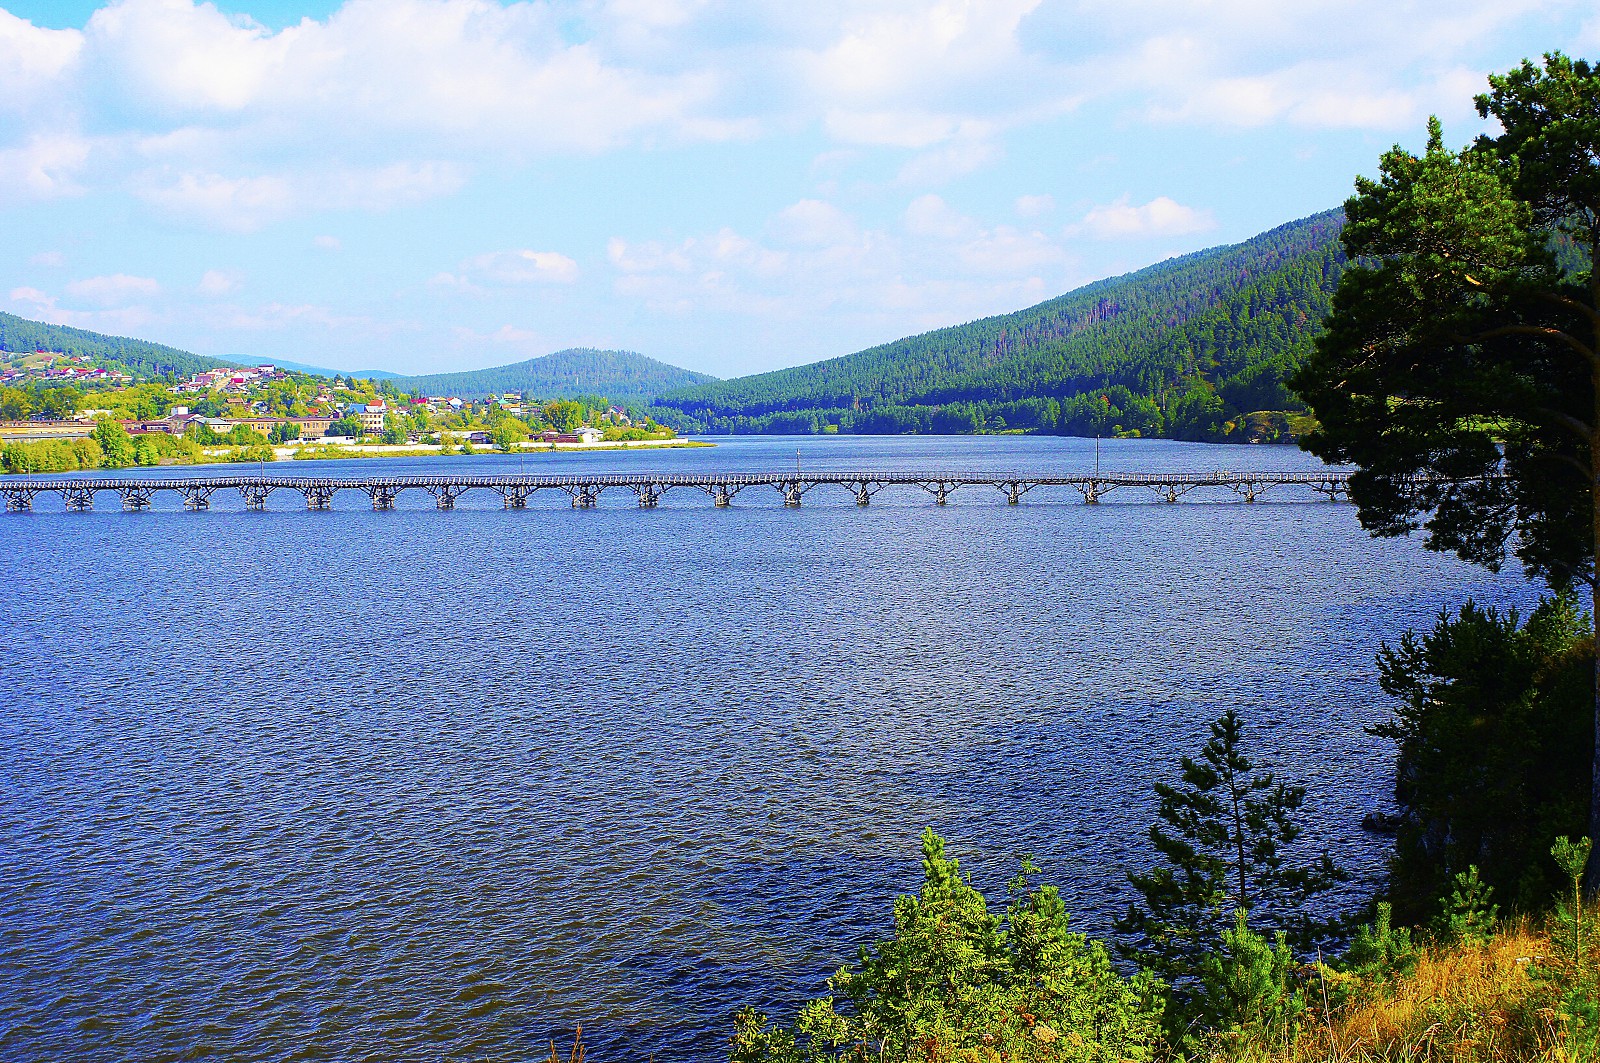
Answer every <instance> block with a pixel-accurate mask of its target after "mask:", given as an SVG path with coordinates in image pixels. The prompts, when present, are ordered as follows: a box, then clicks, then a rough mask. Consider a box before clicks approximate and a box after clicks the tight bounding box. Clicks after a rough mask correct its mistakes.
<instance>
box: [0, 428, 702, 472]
mask: <svg viewBox="0 0 1600 1063" xmlns="http://www.w3.org/2000/svg"><path fill="white" fill-rule="evenodd" d="M715 445H716V444H714V443H705V442H701V441H698V440H676V441H673V442H667V443H652V444H649V445H648V446H645V445H641V444H635V443H597V444H585V445H553V446H538V447H528V448H526V449H522V450H517V451H513V452H512V453H516V454H526V455H528V456H530V457H533V458H537V457H538V456H540V455H543V454H551V453H556V452H557V447H558V446H559V450H561V451H594V450H644V449H650V450H676V449H679V448H684V447H710V446H715ZM501 453H504V452H503V451H500V450H498V449H494V448H491V447H488V446H472V445H470V444H466V443H462V444H459V445H453V446H449V447H440V446H438V445H436V444H422V445H418V446H370V447H367V446H338V445H334V444H316V445H308V446H298V447H284V446H278V447H274V446H269V445H267V444H258V445H251V446H211V445H205V444H201V443H197V442H195V441H194V440H191V439H187V438H185V437H183V436H169V435H164V434H161V433H151V434H149V435H142V436H137V437H134V438H132V439H130V440H128V442H127V443H126V444H123V443H121V441H120V440H119V441H117V442H116V443H114V445H113V446H112V447H111V448H107V447H104V446H102V445H101V443H100V442H99V441H97V440H96V439H94V438H91V437H89V436H84V437H81V438H78V439H48V440H42V441H38V442H30V443H17V442H13V443H5V444H3V445H0V472H3V473H9V474H18V473H34V474H38V473H65V472H81V471H84V470H90V469H130V468H143V467H153V466H168V465H174V466H176V465H220V464H228V463H235V462H271V461H283V460H296V461H319V460H332V459H343V458H425V457H437V456H439V455H442V454H449V455H464V456H470V455H473V454H501Z"/></svg>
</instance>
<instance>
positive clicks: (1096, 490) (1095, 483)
mask: <svg viewBox="0 0 1600 1063" xmlns="http://www.w3.org/2000/svg"><path fill="white" fill-rule="evenodd" d="M1073 486H1074V487H1076V488H1077V489H1078V491H1079V493H1080V494H1082V495H1083V501H1084V503H1085V504H1086V505H1090V506H1098V505H1099V504H1100V499H1101V498H1102V497H1103V496H1105V495H1106V494H1107V493H1108V492H1110V491H1113V490H1115V489H1116V486H1117V485H1116V484H1112V483H1106V482H1105V481H1103V480H1092V479H1091V480H1084V481H1083V482H1082V483H1076V484H1073Z"/></svg>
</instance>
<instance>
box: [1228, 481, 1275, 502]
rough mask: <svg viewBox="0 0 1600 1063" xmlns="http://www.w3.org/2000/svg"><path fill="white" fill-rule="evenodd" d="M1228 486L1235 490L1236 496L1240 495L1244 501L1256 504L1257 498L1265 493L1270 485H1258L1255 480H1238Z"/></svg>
mask: <svg viewBox="0 0 1600 1063" xmlns="http://www.w3.org/2000/svg"><path fill="white" fill-rule="evenodd" d="M1228 486H1229V487H1231V488H1232V489H1233V493H1234V494H1236V495H1238V496H1239V497H1240V498H1241V499H1243V500H1244V501H1246V502H1254V501H1255V500H1256V496H1257V495H1259V494H1260V493H1261V492H1263V491H1265V490H1266V489H1267V486H1268V485H1266V484H1264V483H1257V482H1256V481H1254V480H1236V481H1234V482H1232V483H1230V484H1229V485H1228Z"/></svg>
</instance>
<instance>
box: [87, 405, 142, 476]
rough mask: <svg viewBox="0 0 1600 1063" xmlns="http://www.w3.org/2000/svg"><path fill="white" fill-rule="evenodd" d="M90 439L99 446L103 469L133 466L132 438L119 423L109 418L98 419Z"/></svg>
mask: <svg viewBox="0 0 1600 1063" xmlns="http://www.w3.org/2000/svg"><path fill="white" fill-rule="evenodd" d="M90 438H91V439H93V440H94V441H95V442H96V443H98V444H99V445H100V453H101V459H100V460H101V462H102V463H103V464H104V466H105V468H108V469H120V468H123V467H124V466H127V465H132V464H133V437H132V436H130V435H128V430H127V429H126V428H124V427H122V425H121V424H120V423H119V422H117V421H114V420H112V419H111V418H109V417H102V418H100V420H99V421H97V422H95V426H94V431H93V432H92V433H90Z"/></svg>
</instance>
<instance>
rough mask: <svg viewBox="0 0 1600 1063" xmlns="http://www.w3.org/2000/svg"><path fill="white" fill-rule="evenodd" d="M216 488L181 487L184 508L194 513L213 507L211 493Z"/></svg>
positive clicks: (180, 492)
mask: <svg viewBox="0 0 1600 1063" xmlns="http://www.w3.org/2000/svg"><path fill="white" fill-rule="evenodd" d="M215 490H216V488H214V487H180V488H178V493H179V494H181V495H182V496H183V508H184V509H186V510H188V511H189V512H191V513H193V512H195V511H196V510H202V509H210V508H211V493H212V492H213V491H215Z"/></svg>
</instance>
